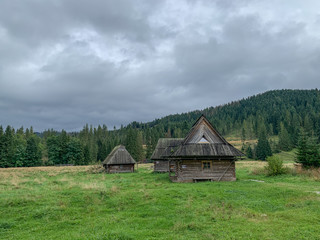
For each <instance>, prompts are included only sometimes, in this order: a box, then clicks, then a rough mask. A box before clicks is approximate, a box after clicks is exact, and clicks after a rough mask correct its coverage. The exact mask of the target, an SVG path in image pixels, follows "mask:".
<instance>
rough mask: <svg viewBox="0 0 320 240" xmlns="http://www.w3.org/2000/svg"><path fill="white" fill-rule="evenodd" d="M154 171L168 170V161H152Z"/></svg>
mask: <svg viewBox="0 0 320 240" xmlns="http://www.w3.org/2000/svg"><path fill="white" fill-rule="evenodd" d="M153 164H154V168H153V171H154V172H169V161H164V160H156V161H154V162H153Z"/></svg>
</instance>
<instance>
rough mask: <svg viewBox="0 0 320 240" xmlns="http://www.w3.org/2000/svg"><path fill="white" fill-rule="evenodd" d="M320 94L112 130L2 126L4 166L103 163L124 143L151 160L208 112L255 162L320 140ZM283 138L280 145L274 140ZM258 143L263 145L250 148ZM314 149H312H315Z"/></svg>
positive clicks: (289, 93)
mask: <svg viewBox="0 0 320 240" xmlns="http://www.w3.org/2000/svg"><path fill="white" fill-rule="evenodd" d="M319 113H320V91H319V90H318V89H314V90H274V91H269V92H266V93H263V94H258V95H255V96H252V97H249V98H246V99H242V100H240V101H235V102H231V103H228V104H225V105H221V106H217V107H210V108H206V109H204V110H202V111H192V112H188V113H183V114H174V115H169V116H166V117H164V118H161V119H156V120H154V121H151V122H148V123H139V122H132V123H130V124H128V125H127V126H125V127H124V126H121V127H120V128H119V129H116V128H115V127H114V128H113V129H111V130H109V129H108V128H107V126H105V125H102V126H100V125H99V126H98V127H93V126H89V125H85V126H84V127H83V129H82V130H81V131H79V132H69V133H67V132H66V131H64V130H62V131H59V132H58V131H55V130H53V129H50V130H46V131H44V132H42V133H34V132H33V129H32V127H30V128H29V129H28V128H27V129H25V130H24V129H23V128H20V129H17V130H15V129H13V128H12V127H11V126H7V127H6V128H5V129H3V128H2V127H0V167H14V166H38V165H60V164H63V165H65V164H73V165H83V164H90V163H96V162H101V161H103V160H104V159H105V157H106V156H107V155H108V154H109V153H110V152H111V151H112V149H113V148H114V147H115V146H116V145H118V144H124V145H125V146H126V148H127V149H128V151H129V152H130V153H131V154H132V156H133V157H134V158H135V159H136V160H137V161H142V160H145V159H149V158H150V156H151V154H152V152H153V150H154V148H155V146H156V144H157V141H158V139H159V138H162V137H167V138H170V137H173V138H183V137H185V136H186V134H187V133H188V131H189V130H190V128H191V127H192V124H193V123H194V122H195V121H196V120H197V118H198V117H199V116H200V115H201V114H204V115H206V117H207V118H208V119H209V121H210V122H211V123H212V124H213V125H214V127H215V128H216V129H217V130H218V131H219V132H220V133H221V134H222V135H223V136H225V137H228V136H234V137H238V138H240V139H241V140H242V141H243V143H244V144H243V147H242V150H243V151H244V152H245V153H246V154H247V155H248V156H249V157H252V158H257V159H265V158H266V157H267V156H269V155H270V154H272V152H277V151H289V150H291V149H293V148H295V147H298V145H299V143H300V142H301V140H300V139H301V137H300V136H301V134H302V132H303V134H304V135H305V138H306V139H308V138H312V144H311V143H310V144H309V142H310V141H309V140H306V142H307V143H308V144H309V145H312V146H313V145H315V146H318V144H319V140H320V114H319ZM271 136H278V139H279V140H278V141H270V137H271ZM250 139H258V142H257V144H255V145H250V144H245V141H246V140H250ZM309 145H308V146H309Z"/></svg>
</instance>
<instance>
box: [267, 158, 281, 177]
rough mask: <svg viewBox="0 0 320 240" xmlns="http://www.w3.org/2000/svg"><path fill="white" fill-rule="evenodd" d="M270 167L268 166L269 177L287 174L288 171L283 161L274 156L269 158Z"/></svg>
mask: <svg viewBox="0 0 320 240" xmlns="http://www.w3.org/2000/svg"><path fill="white" fill-rule="evenodd" d="M267 162H268V165H267V166H266V170H267V175H269V176H276V175H281V174H284V173H286V169H285V168H284V167H283V161H282V160H281V159H280V158H279V157H277V156H272V157H268V158H267Z"/></svg>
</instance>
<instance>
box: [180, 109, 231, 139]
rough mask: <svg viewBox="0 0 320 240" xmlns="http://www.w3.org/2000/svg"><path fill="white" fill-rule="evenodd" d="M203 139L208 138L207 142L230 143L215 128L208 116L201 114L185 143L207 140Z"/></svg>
mask: <svg viewBox="0 0 320 240" xmlns="http://www.w3.org/2000/svg"><path fill="white" fill-rule="evenodd" d="M203 140H206V141H207V143H226V144H227V143H228V142H227V141H226V140H225V139H224V138H223V137H222V136H221V134H220V133H219V132H218V131H217V130H216V129H214V127H213V126H212V125H211V123H210V122H209V121H208V120H207V118H206V117H205V116H204V115H201V117H199V118H198V120H197V121H196V122H195V124H193V126H192V128H191V129H190V131H189V133H188V135H187V136H186V137H185V139H184V141H183V144H189V143H199V142H200V143H201V142H205V141H203Z"/></svg>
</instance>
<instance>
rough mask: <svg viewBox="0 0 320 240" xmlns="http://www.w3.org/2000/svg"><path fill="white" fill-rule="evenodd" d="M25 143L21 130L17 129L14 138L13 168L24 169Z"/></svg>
mask: <svg viewBox="0 0 320 240" xmlns="http://www.w3.org/2000/svg"><path fill="white" fill-rule="evenodd" d="M26 147H27V141H26V139H25V136H24V134H23V129H21V128H20V129H19V130H18V131H17V134H16V136H15V153H14V162H15V167H25V158H26Z"/></svg>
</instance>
